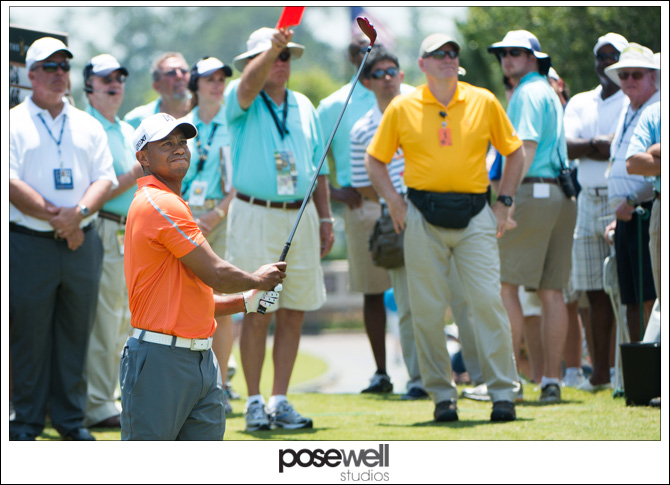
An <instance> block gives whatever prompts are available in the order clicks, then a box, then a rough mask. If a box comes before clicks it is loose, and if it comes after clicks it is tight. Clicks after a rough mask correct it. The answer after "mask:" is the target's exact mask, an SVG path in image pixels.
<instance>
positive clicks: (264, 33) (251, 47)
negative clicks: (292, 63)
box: [233, 27, 305, 71]
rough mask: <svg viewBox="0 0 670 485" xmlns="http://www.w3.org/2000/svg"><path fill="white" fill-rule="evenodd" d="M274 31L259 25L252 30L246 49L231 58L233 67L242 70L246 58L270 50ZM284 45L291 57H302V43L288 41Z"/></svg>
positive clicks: (303, 48)
mask: <svg viewBox="0 0 670 485" xmlns="http://www.w3.org/2000/svg"><path fill="white" fill-rule="evenodd" d="M275 32H276V29H271V28H269V27H261V28H260V29H258V30H256V31H254V32H252V33H251V35H250V36H249V39H248V40H247V51H246V52H244V53H243V54H240V55H239V56H237V57H236V58H235V59H233V65H234V66H235V69H237V70H238V71H242V70H243V69H244V66H246V65H247V60H248V59H249V58H250V57H253V56H256V55H258V54H260V53H261V52H265V51H267V50H270V49H271V48H272V36H273V35H274V33H275ZM286 47H287V48H288V50H289V51H290V52H291V58H292V59H300V57H302V53H303V51H304V50H305V46H304V45H300V44H296V43H294V42H289V43H288V44H287V45H286Z"/></svg>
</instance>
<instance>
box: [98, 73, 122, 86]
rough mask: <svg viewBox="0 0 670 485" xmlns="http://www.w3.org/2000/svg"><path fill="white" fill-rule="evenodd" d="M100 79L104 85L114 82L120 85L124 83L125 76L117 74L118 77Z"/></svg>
mask: <svg viewBox="0 0 670 485" xmlns="http://www.w3.org/2000/svg"><path fill="white" fill-rule="evenodd" d="M100 79H102V82H103V83H105V84H112V83H113V82H114V81H116V82H118V83H121V84H123V83H125V82H126V76H125V74H119V75H118V76H111V75H110V76H105V77H103V78H100Z"/></svg>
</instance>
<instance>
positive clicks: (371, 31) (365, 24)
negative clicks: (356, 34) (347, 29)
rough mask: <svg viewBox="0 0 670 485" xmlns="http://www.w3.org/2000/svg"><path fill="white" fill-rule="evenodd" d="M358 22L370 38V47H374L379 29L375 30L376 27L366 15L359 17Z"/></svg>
mask: <svg viewBox="0 0 670 485" xmlns="http://www.w3.org/2000/svg"><path fill="white" fill-rule="evenodd" d="M356 22H358V26H359V27H360V28H361V30H362V31H363V33H364V34H365V36H366V37H367V38H368V39H370V47H372V46H373V45H374V44H375V40H377V31H376V30H375V27H374V26H373V25H372V24H371V23H370V21H369V20H368V19H367V18H365V17H357V18H356Z"/></svg>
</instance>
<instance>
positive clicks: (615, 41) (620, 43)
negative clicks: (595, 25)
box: [593, 32, 628, 55]
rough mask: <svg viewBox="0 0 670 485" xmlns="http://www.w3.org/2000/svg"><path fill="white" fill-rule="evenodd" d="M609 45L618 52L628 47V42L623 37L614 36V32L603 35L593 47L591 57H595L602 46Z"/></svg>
mask: <svg viewBox="0 0 670 485" xmlns="http://www.w3.org/2000/svg"><path fill="white" fill-rule="evenodd" d="M607 44H611V45H612V47H614V48H615V49H616V50H618V51H619V52H623V50H624V49H625V48H626V47H627V46H628V41H627V40H626V38H625V37H624V36H623V35H620V34H615V33H614V32H609V33H608V34H605V35H603V36H602V37H600V38H599V39H598V42H596V45H595V47H594V48H593V55H596V54H597V53H598V51H599V50H600V48H601V47H602V46H604V45H607Z"/></svg>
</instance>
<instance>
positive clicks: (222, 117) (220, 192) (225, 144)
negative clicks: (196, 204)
mask: <svg viewBox="0 0 670 485" xmlns="http://www.w3.org/2000/svg"><path fill="white" fill-rule="evenodd" d="M182 120H183V121H186V122H188V123H191V124H193V125H194V126H195V127H196V128H197V129H198V135H197V136H196V137H195V138H191V139H190V140H188V148H189V150H190V151H191V166H190V167H189V169H188V172H186V175H185V176H184V179H183V180H182V183H181V186H182V191H184V195H183V199H184V200H188V198H189V194H190V187H191V185H192V183H193V181H194V180H198V181H205V182H207V194H206V195H205V198H206V199H222V198H223V197H224V195H225V193H226V188H225V187H221V174H222V171H223V170H225V166H226V165H229V161H227V160H226V157H227V156H229V153H230V149H229V146H230V137H229V136H228V123H227V122H226V112H225V108H224V107H223V106H221V108H220V109H219V112H218V113H216V115H215V116H214V118H212V121H210V122H209V123H205V122H204V121H202V120H201V119H200V117H199V116H198V107H197V106H196V107H195V108H193V111H191V112H190V113H189V114H187V115H186V116H184V117H183V118H182ZM215 126H216V129H215V128H214V127H215ZM210 140H211V141H210ZM198 142H200V145H199V148H198ZM207 145H209V149H207V148H206V146H207ZM205 152H206V154H207V158H206V160H205V163H204V164H203V166H202V170H201V171H198V163H199V159H200V154H201V153H202V154H203V155H204V154H205ZM223 173H225V175H226V184H228V183H229V181H228V177H230V174H229V173H226V172H225V171H224V172H223Z"/></svg>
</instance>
